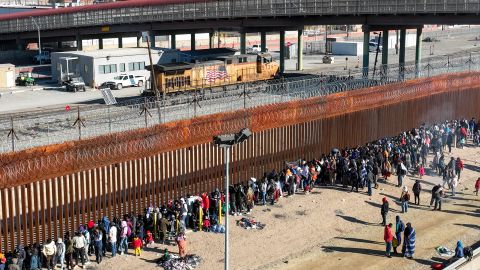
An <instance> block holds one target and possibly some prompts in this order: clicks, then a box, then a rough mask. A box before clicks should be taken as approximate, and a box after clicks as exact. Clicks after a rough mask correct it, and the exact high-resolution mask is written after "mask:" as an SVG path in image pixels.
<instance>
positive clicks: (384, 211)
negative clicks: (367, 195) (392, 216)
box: [380, 197, 389, 215]
mask: <svg viewBox="0 0 480 270" xmlns="http://www.w3.org/2000/svg"><path fill="white" fill-rule="evenodd" d="M382 202H383V204H382V208H381V210H380V211H381V213H382V215H384V214H387V213H388V210H389V206H388V200H387V198H385V197H383V199H382Z"/></svg>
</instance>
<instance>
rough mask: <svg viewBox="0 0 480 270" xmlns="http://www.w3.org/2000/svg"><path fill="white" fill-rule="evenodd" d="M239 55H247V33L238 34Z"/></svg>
mask: <svg viewBox="0 0 480 270" xmlns="http://www.w3.org/2000/svg"><path fill="white" fill-rule="evenodd" d="M240 53H241V54H246V53H247V33H245V32H241V33H240Z"/></svg>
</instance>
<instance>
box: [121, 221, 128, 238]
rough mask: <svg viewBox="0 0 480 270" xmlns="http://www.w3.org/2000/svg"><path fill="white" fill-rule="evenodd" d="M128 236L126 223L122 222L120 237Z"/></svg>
mask: <svg viewBox="0 0 480 270" xmlns="http://www.w3.org/2000/svg"><path fill="white" fill-rule="evenodd" d="M127 234H128V225H127V222H126V221H125V220H124V221H122V232H121V233H120V237H127Z"/></svg>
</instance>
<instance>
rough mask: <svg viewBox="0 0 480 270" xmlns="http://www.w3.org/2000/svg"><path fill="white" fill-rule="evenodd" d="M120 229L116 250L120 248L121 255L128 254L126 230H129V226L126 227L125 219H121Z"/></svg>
mask: <svg viewBox="0 0 480 270" xmlns="http://www.w3.org/2000/svg"><path fill="white" fill-rule="evenodd" d="M121 227H122V229H121V231H120V245H119V247H118V250H120V255H123V253H125V254H128V241H127V238H128V232H129V231H130V233H131V230H130V227H128V225H127V222H126V221H125V220H123V221H122V226H121Z"/></svg>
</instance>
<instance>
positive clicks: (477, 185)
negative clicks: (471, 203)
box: [474, 177, 480, 196]
mask: <svg viewBox="0 0 480 270" xmlns="http://www.w3.org/2000/svg"><path fill="white" fill-rule="evenodd" d="M479 189H480V177H479V178H478V179H477V181H476V182H475V191H474V192H475V195H477V196H478V190H479Z"/></svg>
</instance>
